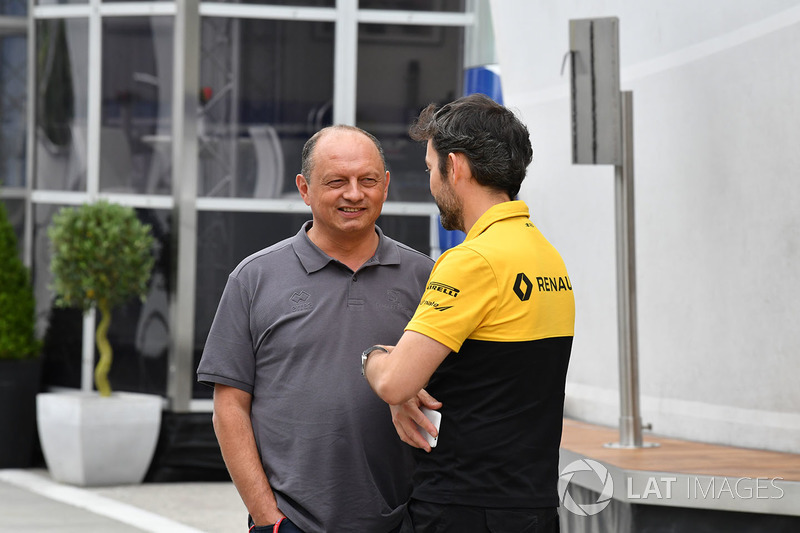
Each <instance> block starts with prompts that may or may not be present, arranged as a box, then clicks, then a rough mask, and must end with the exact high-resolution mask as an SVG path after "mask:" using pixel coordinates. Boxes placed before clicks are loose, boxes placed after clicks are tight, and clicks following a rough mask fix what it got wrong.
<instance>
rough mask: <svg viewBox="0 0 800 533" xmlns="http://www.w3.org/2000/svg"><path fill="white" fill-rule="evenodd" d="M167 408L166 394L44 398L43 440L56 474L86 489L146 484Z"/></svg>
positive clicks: (40, 399)
mask: <svg viewBox="0 0 800 533" xmlns="http://www.w3.org/2000/svg"><path fill="white" fill-rule="evenodd" d="M161 409H162V398H161V396H156V395H152V394H137V393H129V392H115V393H113V394H112V395H111V397H108V398H101V397H100V396H99V395H98V394H97V393H87V392H78V391H75V392H72V391H70V392H44V393H40V394H38V395H37V397H36V416H37V424H38V427H39V440H40V442H41V445H42V453H43V454H44V459H45V462H46V463H47V468H48V470H49V471H50V475H51V476H52V477H53V479H54V480H56V481H60V482H63V483H70V484H72V485H80V486H101V485H126V484H132V483H141V482H142V480H143V479H144V476H145V474H146V473H147V468H148V467H149V466H150V461H151V460H152V459H153V452H154V451H155V449H156V443H157V441H158V434H159V430H160V427H161Z"/></svg>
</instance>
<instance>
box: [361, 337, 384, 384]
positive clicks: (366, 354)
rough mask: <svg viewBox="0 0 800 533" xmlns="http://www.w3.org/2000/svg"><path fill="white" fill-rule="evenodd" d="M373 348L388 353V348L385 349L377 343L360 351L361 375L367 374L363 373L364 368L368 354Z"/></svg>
mask: <svg viewBox="0 0 800 533" xmlns="http://www.w3.org/2000/svg"><path fill="white" fill-rule="evenodd" d="M375 350H380V351H382V352H386V353H389V350H387V349H386V348H384V347H383V346H378V345H377V344H376V345H375V346H370V347H369V348H367V349H366V350H364V351H363V352H361V375H362V376H366V375H367V374H366V373H365V369H366V368H367V357H369V354H371V353H372V352H374V351H375Z"/></svg>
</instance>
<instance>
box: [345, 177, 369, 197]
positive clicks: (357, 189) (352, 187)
mask: <svg viewBox="0 0 800 533" xmlns="http://www.w3.org/2000/svg"><path fill="white" fill-rule="evenodd" d="M342 196H344V198H345V199H347V200H349V201H351V202H356V201H358V200H361V199H362V198H363V197H364V191H362V190H361V185H360V184H359V183H358V180H357V179H351V180H350V181H349V182H348V183H347V188H346V189H345V191H344V194H343V195H342Z"/></svg>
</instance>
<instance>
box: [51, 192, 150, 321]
mask: <svg viewBox="0 0 800 533" xmlns="http://www.w3.org/2000/svg"><path fill="white" fill-rule="evenodd" d="M47 234H48V236H49V237H50V241H51V243H52V245H53V257H52V263H51V266H50V268H51V270H52V272H53V278H54V279H53V289H54V290H55V293H56V297H57V298H56V305H58V306H61V307H78V308H80V309H82V310H84V311H87V310H89V309H90V308H91V307H92V306H93V305H95V304H98V303H100V302H105V303H106V304H107V305H108V307H109V308H114V307H116V306H117V305H119V304H122V303H124V302H126V301H127V300H129V299H130V298H132V297H134V296H138V297H140V298H141V299H142V300H144V297H145V295H146V293H147V282H148V280H149V279H150V271H151V270H152V268H153V263H154V262H155V259H154V257H153V253H152V248H153V236H152V235H151V234H150V226H149V225H147V224H142V223H141V222H140V221H139V219H138V218H137V217H136V212H135V211H134V210H133V209H132V208H130V207H123V206H121V205H118V204H112V203H109V202H106V201H99V202H97V203H94V204H84V205H82V206H80V207H78V208H71V207H65V208H62V209H61V210H60V211H59V212H58V213H56V215H55V216H54V217H53V222H52V224H51V225H50V227H49V228H48V231H47Z"/></svg>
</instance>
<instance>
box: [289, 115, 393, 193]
mask: <svg viewBox="0 0 800 533" xmlns="http://www.w3.org/2000/svg"><path fill="white" fill-rule="evenodd" d="M333 130H338V131H352V132H356V133H361V134H362V135H365V136H366V137H367V138H369V140H371V141H372V144H374V145H375V148H376V149H377V150H378V155H380V156H381V162H382V163H383V172H384V173H386V156H385V155H384V154H383V146H381V142H380V141H379V140H378V139H376V138H375V136H374V135H373V134H371V133H370V132H368V131H365V130H362V129H361V128H357V127H356V126H350V125H347V124H336V125H334V126H328V127H326V128H322V129H321V130H319V131H318V132H317V133H315V134H314V135H312V136H311V138H310V139H309V140H307V141H306V144H305V145H303V154H302V156H301V160H300V165H301V166H300V174H302V175H303V177H304V178H305V179H306V181H309V180H310V179H311V172H313V170H314V149H315V148H316V147H317V142H319V140H320V139H321V138H322V137H323V136H324V135H325V134H327V133H328V132H330V131H333Z"/></svg>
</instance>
